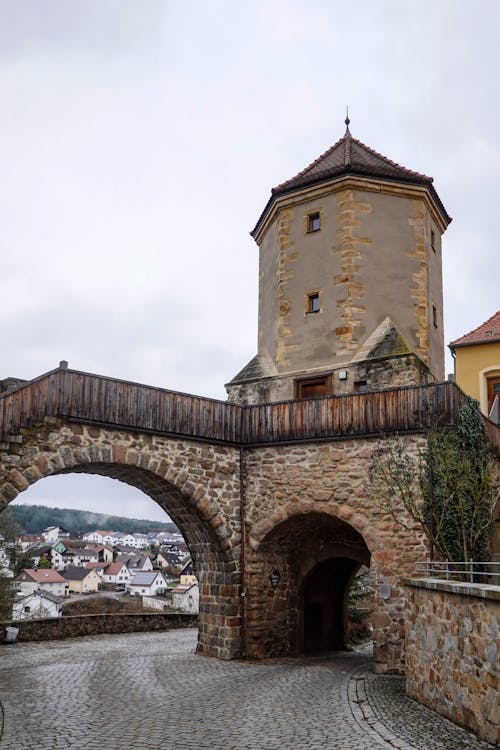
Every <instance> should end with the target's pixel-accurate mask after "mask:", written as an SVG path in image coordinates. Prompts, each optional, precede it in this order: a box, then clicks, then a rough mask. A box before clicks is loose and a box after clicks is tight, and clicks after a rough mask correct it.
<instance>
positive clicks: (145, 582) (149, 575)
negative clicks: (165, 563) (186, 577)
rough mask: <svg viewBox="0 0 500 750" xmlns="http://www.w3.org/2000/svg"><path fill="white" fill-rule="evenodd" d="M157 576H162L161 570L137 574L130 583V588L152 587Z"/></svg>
mask: <svg viewBox="0 0 500 750" xmlns="http://www.w3.org/2000/svg"><path fill="white" fill-rule="evenodd" d="M157 576H162V578H163V575H162V573H161V571H159V570H151V571H149V570H144V571H140V572H139V573H136V574H135V576H134V577H133V578H132V580H131V581H130V583H129V586H151V584H152V583H153V581H154V580H155V578H156V577H157Z"/></svg>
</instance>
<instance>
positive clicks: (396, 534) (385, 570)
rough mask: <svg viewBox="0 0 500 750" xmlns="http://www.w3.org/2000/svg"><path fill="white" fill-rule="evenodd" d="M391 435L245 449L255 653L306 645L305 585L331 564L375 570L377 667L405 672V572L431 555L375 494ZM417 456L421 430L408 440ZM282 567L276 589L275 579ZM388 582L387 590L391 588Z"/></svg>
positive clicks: (251, 647) (250, 635)
mask: <svg viewBox="0 0 500 750" xmlns="http://www.w3.org/2000/svg"><path fill="white" fill-rule="evenodd" d="M381 443H383V439H382V438H373V439H358V440H346V441H339V442H332V443H314V444H313V443H309V444H298V445H297V444H296V445H289V446H275V447H265V448H259V449H254V450H249V451H247V452H246V456H245V466H244V471H245V497H244V502H245V519H246V530H247V537H248V548H247V554H246V561H247V563H246V604H247V619H248V628H247V646H248V653H249V655H251V656H254V657H260V656H271V655H277V654H293V653H297V652H300V650H301V628H302V623H301V611H302V610H303V602H302V601H301V590H302V586H303V584H304V581H305V580H306V579H307V576H308V575H309V574H310V573H311V571H312V570H313V569H314V568H315V567H316V566H317V565H318V564H319V563H321V562H322V561H324V560H325V559H328V558H330V559H331V558H332V557H345V558H349V559H353V560H357V561H359V562H360V563H363V564H366V565H369V566H370V586H371V591H372V600H371V606H372V610H373V615H372V624H373V639H374V656H375V662H376V670H377V671H378V672H403V671H404V649H403V645H404V641H403V639H404V598H403V588H402V586H401V584H400V577H401V575H406V576H409V575H411V574H412V573H413V571H414V566H415V563H416V562H417V561H418V560H422V559H425V558H426V556H427V549H426V544H425V541H424V538H423V536H422V533H421V532H420V531H419V529H418V528H416V527H415V526H414V529H413V530H412V531H407V530H405V529H403V528H402V527H401V526H398V525H397V524H396V523H395V522H394V521H392V520H391V519H390V518H389V517H388V516H387V514H386V513H385V512H384V511H383V510H382V509H381V508H380V507H377V505H376V503H375V502H374V501H373V499H372V498H371V497H370V491H369V480H368V471H369V467H370V462H371V456H372V452H373V450H374V449H376V448H378V447H380V445H381ZM405 443H406V446H407V450H408V451H409V452H410V453H411V452H414V451H416V450H417V449H418V446H419V445H421V444H422V438H421V437H419V436H408V437H407V438H405ZM274 568H276V569H278V570H279V571H280V573H281V580H280V583H279V585H278V586H277V587H276V588H272V586H271V585H270V583H269V575H270V573H271V571H272V570H273V569H274ZM383 584H385V586H384V589H383V593H384V596H382V589H381V587H382V585H383Z"/></svg>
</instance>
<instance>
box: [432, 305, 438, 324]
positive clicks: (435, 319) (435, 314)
mask: <svg viewBox="0 0 500 750" xmlns="http://www.w3.org/2000/svg"><path fill="white" fill-rule="evenodd" d="M432 325H433V326H434V328H437V327H438V312H437V307H436V305H432Z"/></svg>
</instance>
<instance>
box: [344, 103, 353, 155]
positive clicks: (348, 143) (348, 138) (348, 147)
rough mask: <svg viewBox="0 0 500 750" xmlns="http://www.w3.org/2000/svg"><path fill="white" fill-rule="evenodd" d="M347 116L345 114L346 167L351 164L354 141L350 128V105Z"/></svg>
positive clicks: (347, 108)
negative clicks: (352, 143)
mask: <svg viewBox="0 0 500 750" xmlns="http://www.w3.org/2000/svg"><path fill="white" fill-rule="evenodd" d="M345 109H346V116H345V120H344V122H345V135H344V167H346V168H347V169H348V168H350V166H351V141H352V135H351V131H350V130H349V123H350V122H351V121H350V119H349V107H346V108H345Z"/></svg>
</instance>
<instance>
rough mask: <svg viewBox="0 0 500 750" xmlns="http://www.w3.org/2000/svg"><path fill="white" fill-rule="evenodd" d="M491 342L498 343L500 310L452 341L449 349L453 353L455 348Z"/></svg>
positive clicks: (499, 337) (499, 339) (499, 336)
mask: <svg viewBox="0 0 500 750" xmlns="http://www.w3.org/2000/svg"><path fill="white" fill-rule="evenodd" d="M492 341H500V310H498V311H497V312H496V313H494V314H493V315H492V316H491V318H488V320H485V321H484V323H481V325H480V326H478V327H477V328H474V330H472V331H469V333H465V334H464V335H463V336H460V338H458V339H455V341H452V342H451V343H450V344H449V347H450V349H451V350H452V351H453V349H454V348H455V347H456V346H468V345H469V344H489V343H491V342H492Z"/></svg>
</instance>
